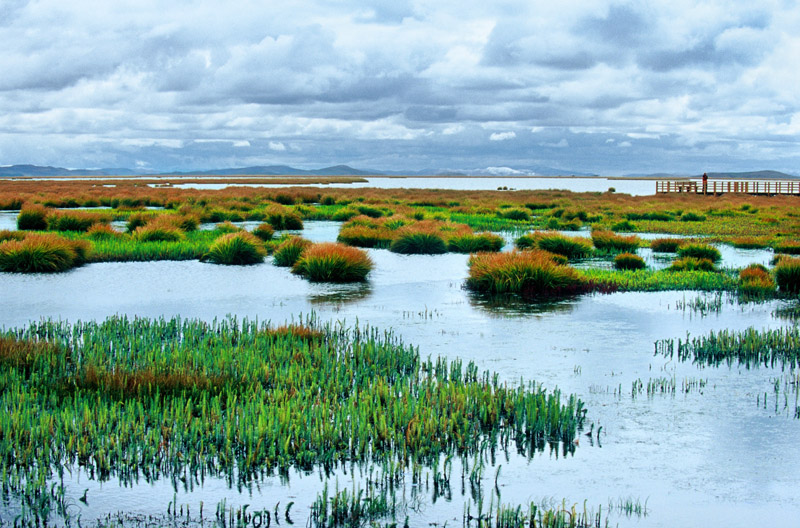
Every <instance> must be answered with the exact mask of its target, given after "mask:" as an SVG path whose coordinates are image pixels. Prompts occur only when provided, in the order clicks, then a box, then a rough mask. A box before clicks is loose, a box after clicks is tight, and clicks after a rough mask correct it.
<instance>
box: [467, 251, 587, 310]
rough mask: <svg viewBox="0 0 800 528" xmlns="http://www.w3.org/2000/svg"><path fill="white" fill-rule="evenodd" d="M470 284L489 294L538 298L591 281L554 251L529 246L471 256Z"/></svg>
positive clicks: (581, 289) (584, 286)
mask: <svg viewBox="0 0 800 528" xmlns="http://www.w3.org/2000/svg"><path fill="white" fill-rule="evenodd" d="M467 287H468V288H470V289H471V290H474V291H479V292H484V293H489V294H503V293H516V294H520V295H522V296H523V297H529V298H537V297H558V296H563V295H571V294H575V293H581V292H584V291H587V290H588V289H589V288H590V285H589V283H588V282H587V281H585V280H584V279H583V278H582V277H581V275H580V274H579V273H578V272H577V271H576V270H575V269H573V268H571V267H569V266H566V265H564V264H563V263H560V262H559V261H558V259H557V258H555V256H554V255H553V254H552V253H548V252H547V251H543V250H529V251H513V252H510V253H477V254H475V255H472V256H470V259H469V277H468V278H467Z"/></svg>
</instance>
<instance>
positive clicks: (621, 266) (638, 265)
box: [614, 253, 647, 270]
mask: <svg viewBox="0 0 800 528" xmlns="http://www.w3.org/2000/svg"><path fill="white" fill-rule="evenodd" d="M646 267H647V266H646V265H645V263H644V259H643V258H642V257H640V256H639V255H634V254H633V253H620V254H619V255H617V256H616V257H614V268H615V269H618V270H637V269H644V268H646Z"/></svg>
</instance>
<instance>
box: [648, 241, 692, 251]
mask: <svg viewBox="0 0 800 528" xmlns="http://www.w3.org/2000/svg"><path fill="white" fill-rule="evenodd" d="M683 243H684V242H683V240H681V239H680V238H654V239H653V240H651V241H650V249H652V250H653V253H675V252H677V251H678V248H679V247H681V245H682V244H683Z"/></svg>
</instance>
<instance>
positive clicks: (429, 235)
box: [389, 230, 447, 255]
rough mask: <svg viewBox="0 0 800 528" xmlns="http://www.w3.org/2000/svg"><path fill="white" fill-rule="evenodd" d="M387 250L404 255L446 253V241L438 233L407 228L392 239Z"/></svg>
mask: <svg viewBox="0 0 800 528" xmlns="http://www.w3.org/2000/svg"><path fill="white" fill-rule="evenodd" d="M389 251H392V252H394V253H402V254H404V255H439V254H442V253H447V242H445V240H444V238H443V237H442V235H440V234H439V233H435V232H431V231H411V230H409V231H405V232H403V233H400V234H399V235H398V236H397V238H395V239H394V240H392V243H391V244H390V245H389Z"/></svg>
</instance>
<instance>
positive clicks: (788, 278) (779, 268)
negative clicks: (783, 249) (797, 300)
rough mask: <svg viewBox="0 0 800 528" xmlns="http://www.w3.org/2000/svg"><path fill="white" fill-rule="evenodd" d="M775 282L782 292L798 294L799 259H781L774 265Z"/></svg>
mask: <svg viewBox="0 0 800 528" xmlns="http://www.w3.org/2000/svg"><path fill="white" fill-rule="evenodd" d="M774 273H775V282H776V283H777V284H778V288H780V290H781V291H782V292H785V293H789V294H797V293H800V258H795V257H782V258H780V259H779V260H778V262H777V263H776V264H775V269H774Z"/></svg>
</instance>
